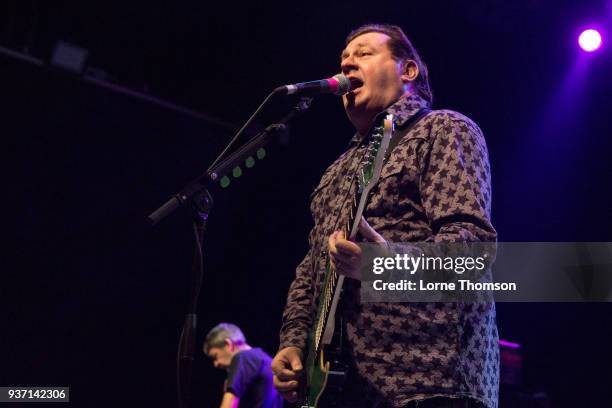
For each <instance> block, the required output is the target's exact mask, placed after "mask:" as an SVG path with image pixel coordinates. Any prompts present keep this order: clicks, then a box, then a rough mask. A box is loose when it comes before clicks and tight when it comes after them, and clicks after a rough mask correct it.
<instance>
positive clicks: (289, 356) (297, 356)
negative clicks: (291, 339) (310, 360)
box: [272, 347, 303, 402]
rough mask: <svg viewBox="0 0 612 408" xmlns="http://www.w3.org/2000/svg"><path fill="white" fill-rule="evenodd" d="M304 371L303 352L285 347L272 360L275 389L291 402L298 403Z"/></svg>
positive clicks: (295, 348)
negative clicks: (299, 386)
mask: <svg viewBox="0 0 612 408" xmlns="http://www.w3.org/2000/svg"><path fill="white" fill-rule="evenodd" d="M302 369H303V366H302V350H300V349H299V348H297V347H285V348H284V349H282V350H281V351H279V352H278V353H277V354H276V356H275V357H274V359H273V360H272V372H273V373H274V388H276V390H277V391H278V392H279V393H280V394H281V395H282V396H283V397H284V398H285V399H286V400H287V401H289V402H295V401H297V398H298V394H297V391H296V388H297V387H298V381H299V377H300V375H301V374H302Z"/></svg>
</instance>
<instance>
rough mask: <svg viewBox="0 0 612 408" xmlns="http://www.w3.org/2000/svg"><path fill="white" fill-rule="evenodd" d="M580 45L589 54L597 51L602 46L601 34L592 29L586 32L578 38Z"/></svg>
mask: <svg viewBox="0 0 612 408" xmlns="http://www.w3.org/2000/svg"><path fill="white" fill-rule="evenodd" d="M578 44H580V47H581V48H582V49H583V50H585V51H587V52H591V51H595V50H596V49H598V48H599V47H600V46H601V34H599V32H598V31H597V30H593V29H592V28H589V29H588V30H584V31H583V32H582V34H580V37H578Z"/></svg>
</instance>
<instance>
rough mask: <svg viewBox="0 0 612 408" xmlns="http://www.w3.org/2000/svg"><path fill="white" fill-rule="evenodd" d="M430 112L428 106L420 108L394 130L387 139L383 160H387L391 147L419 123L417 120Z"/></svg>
mask: <svg viewBox="0 0 612 408" xmlns="http://www.w3.org/2000/svg"><path fill="white" fill-rule="evenodd" d="M430 112H431V109H429V108H421V110H419V111H418V112H417V113H415V114H414V116H413V117H411V118H410V119H408V121H407V122H406V123H404V125H403V126H402V127H401V128H400V129H397V130H396V131H395V134H394V135H393V137H392V138H391V140H390V141H389V147H387V151H386V152H385V162H387V159H388V158H389V156H391V152H392V151H393V149H395V146H397V144H398V143H399V142H400V141H401V140H402V139H403V138H404V136H406V135H407V134H408V132H410V131H411V130H412V129H414V127H415V126H416V124H417V123H419V121H420V120H421V119H422V118H424V117H425V116H427V114H428V113H430Z"/></svg>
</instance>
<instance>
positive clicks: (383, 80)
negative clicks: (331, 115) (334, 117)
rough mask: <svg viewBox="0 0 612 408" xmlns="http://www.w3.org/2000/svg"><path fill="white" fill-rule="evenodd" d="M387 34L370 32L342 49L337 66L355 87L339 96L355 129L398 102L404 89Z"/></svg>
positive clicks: (403, 81) (399, 65)
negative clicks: (388, 44) (388, 43)
mask: <svg viewBox="0 0 612 408" xmlns="http://www.w3.org/2000/svg"><path fill="white" fill-rule="evenodd" d="M389 39H390V38H389V36H388V35H386V34H383V33H377V32H371V33H365V34H362V35H360V36H358V37H356V38H354V39H353V40H352V41H351V42H350V43H348V45H347V46H346V48H345V49H344V51H342V56H341V63H340V68H341V70H342V73H343V74H344V75H346V76H347V77H348V78H349V79H350V80H351V84H352V86H353V87H356V88H355V89H353V90H352V91H351V92H349V93H348V94H346V95H344V96H343V97H342V100H343V102H344V109H345V110H346V113H347V114H348V116H349V118H350V119H351V121H352V122H353V124H355V125H356V126H357V127H358V128H359V127H360V126H361V122H363V121H364V120H371V119H373V117H374V116H375V115H376V114H377V113H379V112H381V111H383V110H384V109H386V108H387V107H388V106H389V105H391V104H392V103H394V102H395V101H397V100H398V99H399V98H400V97H401V96H402V95H403V94H404V92H405V91H406V83H405V77H404V80H403V78H402V71H403V68H402V63H401V62H400V61H396V60H395V59H394V58H393V56H392V54H391V50H390V49H389V47H388V46H387V42H388V41H389Z"/></svg>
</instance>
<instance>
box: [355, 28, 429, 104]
mask: <svg viewBox="0 0 612 408" xmlns="http://www.w3.org/2000/svg"><path fill="white" fill-rule="evenodd" d="M366 33H382V34H386V35H388V36H389V38H390V40H389V42H388V45H389V49H390V50H391V55H393V57H394V58H396V59H397V60H400V61H402V60H407V59H411V60H413V61H414V62H415V63H416V65H417V67H418V69H419V75H418V76H417V78H416V79H415V81H414V85H415V87H416V91H417V94H418V95H419V96H420V97H421V98H423V99H425V100H426V101H427V102H429V104H430V105H431V104H432V102H433V94H432V92H431V87H430V86H429V74H428V72H427V65H425V63H424V62H423V60H422V59H421V57H420V55H419V53H418V52H417V50H416V48H415V47H414V46H413V45H412V43H411V42H410V40H409V39H408V37H407V36H406V34H404V31H403V30H402V29H401V27H399V26H396V25H391V24H365V25H362V26H361V27H358V28H356V29H355V30H353V31H351V32H350V33H349V35H348V36H347V37H346V41H345V45H348V43H350V42H351V41H353V40H354V39H355V38H357V37H359V36H360V35H362V34H366Z"/></svg>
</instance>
